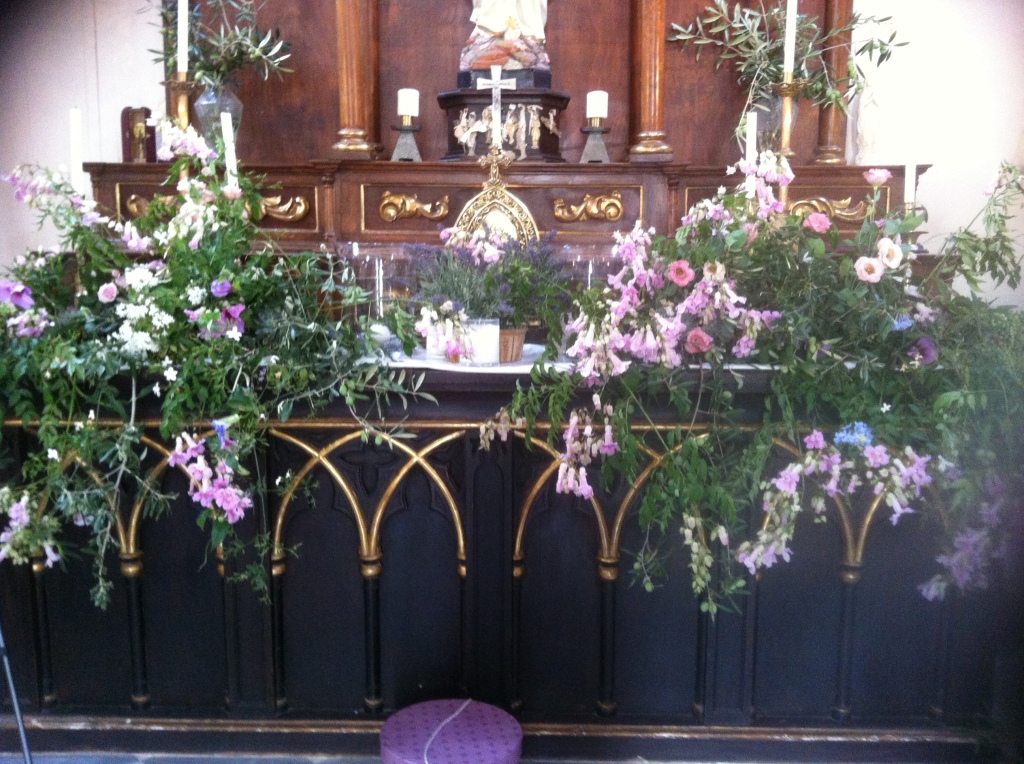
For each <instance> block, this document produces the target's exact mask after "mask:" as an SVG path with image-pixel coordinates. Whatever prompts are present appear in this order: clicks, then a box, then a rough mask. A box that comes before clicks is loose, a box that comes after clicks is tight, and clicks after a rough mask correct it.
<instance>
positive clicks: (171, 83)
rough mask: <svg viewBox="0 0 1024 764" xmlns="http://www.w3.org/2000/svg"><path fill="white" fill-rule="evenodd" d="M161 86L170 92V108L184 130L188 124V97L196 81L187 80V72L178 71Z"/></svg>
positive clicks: (194, 87)
mask: <svg viewBox="0 0 1024 764" xmlns="http://www.w3.org/2000/svg"><path fill="white" fill-rule="evenodd" d="M163 86H164V87H165V88H167V91H168V92H169V93H170V94H171V110H172V111H173V113H174V117H175V121H176V122H177V123H178V127H180V128H181V129H182V130H184V129H185V128H186V127H188V124H189V119H188V98H189V96H190V95H191V94H192V91H193V90H195V89H196V87H197V86H196V83H194V82H189V81H188V73H187V72H178V73H177V74H176V75H175V76H174V79H173V80H167V81H166V82H164V83H163Z"/></svg>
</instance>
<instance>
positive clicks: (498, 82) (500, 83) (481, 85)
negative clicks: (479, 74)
mask: <svg viewBox="0 0 1024 764" xmlns="http://www.w3.org/2000/svg"><path fill="white" fill-rule="evenodd" d="M488 88H490V90H491V145H492V146H497V147H498V149H499V150H500V149H501V91H502V90H515V89H516V81H515V80H511V79H510V80H503V79H501V67H500V66H497V65H495V66H492V67H491V78H490V79H489V80H488V79H484V78H481V79H479V80H477V82H476V89H477V90H487V89H488Z"/></svg>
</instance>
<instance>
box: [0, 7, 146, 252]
mask: <svg viewBox="0 0 1024 764" xmlns="http://www.w3.org/2000/svg"><path fill="white" fill-rule="evenodd" d="M157 9H158V6H156V5H151V4H150V3H149V1H148V0H13V2H7V3H6V4H4V5H0V104H2V106H3V108H0V172H3V173H6V172H10V170H12V169H13V168H14V166H15V165H17V164H21V163H27V162H38V163H40V164H44V165H46V166H49V167H53V168H57V167H59V166H61V165H67V163H68V156H69V150H70V143H71V134H70V127H69V124H68V114H69V111H70V110H71V108H72V107H79V108H81V109H82V123H83V130H84V133H85V134H84V137H83V140H84V152H85V159H86V161H104V162H120V161H121V137H120V133H121V127H120V125H121V109H122V108H124V107H125V106H148V107H150V108H151V109H153V112H154V114H156V115H160V114H162V113H163V111H164V106H163V104H164V91H163V88H162V87H161V86H160V80H161V79H162V69H161V67H160V66H159V65H157V64H155V63H153V58H154V56H153V54H152V53H150V52H149V50H150V49H157V48H159V47H160V46H161V41H160V30H159V27H158V26H156V25H155V24H154V22H156V21H158V20H159V13H158V10H157ZM41 244H42V245H49V244H56V237H55V235H54V233H53V232H51V231H39V230H37V228H36V225H35V219H34V217H33V215H32V214H31V212H30V211H29V210H28V208H27V207H25V205H23V204H20V203H18V202H15V201H14V198H13V194H12V193H11V190H10V186H9V185H8V184H6V183H3V184H0V264H3V265H6V264H9V263H11V262H12V261H13V260H14V257H15V256H16V255H17V254H18V253H20V252H22V251H24V250H25V249H26V248H28V247H35V246H38V245H41Z"/></svg>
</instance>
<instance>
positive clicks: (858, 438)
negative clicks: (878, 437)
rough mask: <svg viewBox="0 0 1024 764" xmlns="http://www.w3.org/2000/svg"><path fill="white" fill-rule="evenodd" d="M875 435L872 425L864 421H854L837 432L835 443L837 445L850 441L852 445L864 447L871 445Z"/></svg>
mask: <svg viewBox="0 0 1024 764" xmlns="http://www.w3.org/2000/svg"><path fill="white" fill-rule="evenodd" d="M874 437H875V436H874V435H873V434H872V432H871V428H870V427H868V426H867V425H866V424H864V423H863V422H854V423H853V424H848V425H846V427H844V428H843V429H841V430H840V431H839V432H837V433H836V437H835V443H836V445H837V446H838V445H840V444H842V443H848V444H850V445H851V446H858V447H859V448H864V447H865V446H870V445H871V443H872V441H873V440H874Z"/></svg>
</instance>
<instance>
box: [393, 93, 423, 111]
mask: <svg viewBox="0 0 1024 764" xmlns="http://www.w3.org/2000/svg"><path fill="white" fill-rule="evenodd" d="M419 115H420V91H418V90H416V89H414V88H402V89H401V90H399V91H398V116H399V117H418V116H419Z"/></svg>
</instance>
